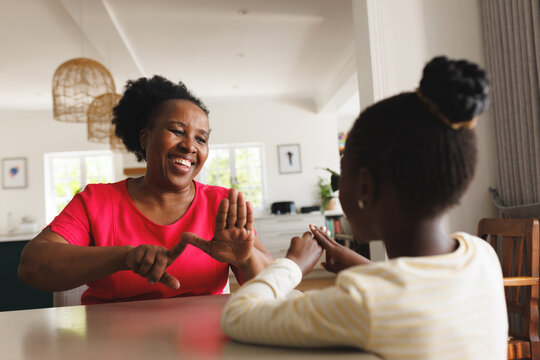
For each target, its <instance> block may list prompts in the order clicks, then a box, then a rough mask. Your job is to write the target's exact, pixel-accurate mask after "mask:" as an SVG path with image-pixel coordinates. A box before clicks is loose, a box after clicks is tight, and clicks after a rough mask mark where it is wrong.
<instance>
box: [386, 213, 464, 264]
mask: <svg viewBox="0 0 540 360" xmlns="http://www.w3.org/2000/svg"><path fill="white" fill-rule="evenodd" d="M382 238H383V239H384V243H385V246H386V251H387V253H388V257H389V258H395V257H401V256H409V257H415V256H434V255H444V254H449V253H451V252H453V251H454V250H455V249H456V247H457V244H458V243H457V241H456V240H455V239H452V238H451V237H450V236H448V235H447V234H446V233H445V232H444V231H443V229H442V225H441V217H434V218H428V219H426V218H420V219H418V218H417V219H415V218H414V217H408V218H405V219H404V218H402V219H401V220H399V221H394V223H393V224H392V225H391V226H388V227H385V230H384V231H383V234H382Z"/></svg>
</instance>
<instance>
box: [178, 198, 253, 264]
mask: <svg viewBox="0 0 540 360" xmlns="http://www.w3.org/2000/svg"><path fill="white" fill-rule="evenodd" d="M255 239H256V235H255V230H254V228H253V209H252V207H251V204H250V203H249V202H246V200H245V198H244V195H243V194H242V193H240V192H238V190H236V189H231V190H229V197H228V199H227V198H225V199H223V200H221V203H220V204H219V209H218V213H217V216H216V228H215V231H214V237H213V238H212V240H210V241H208V240H205V239H202V238H200V237H199V236H197V235H196V234H193V233H183V234H182V240H181V243H182V244H183V245H184V247H185V246H186V245H187V244H191V245H193V246H196V247H198V248H199V249H201V250H202V251H204V252H205V253H207V254H208V255H210V256H211V257H213V258H214V259H216V260H218V261H221V262H226V263H229V264H231V265H236V264H241V263H242V262H244V261H246V260H247V259H248V258H249V257H250V255H251V253H252V251H253V246H254V244H255ZM182 250H183V249H182Z"/></svg>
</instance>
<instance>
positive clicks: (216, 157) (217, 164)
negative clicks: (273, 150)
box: [199, 144, 265, 209]
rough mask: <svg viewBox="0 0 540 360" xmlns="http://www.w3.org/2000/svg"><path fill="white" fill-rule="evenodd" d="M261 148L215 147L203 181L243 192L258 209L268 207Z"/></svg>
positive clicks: (205, 166) (203, 175)
mask: <svg viewBox="0 0 540 360" xmlns="http://www.w3.org/2000/svg"><path fill="white" fill-rule="evenodd" d="M262 149H263V147H262V145H261V144H231V145H211V146H210V152H209V155H208V159H207V160H206V164H205V165H204V167H203V170H202V171H201V173H200V175H199V178H200V181H201V182H203V183H205V184H208V185H217V186H223V187H226V188H236V189H238V190H240V191H242V192H243V193H244V194H245V195H246V198H247V200H248V201H250V202H251V204H252V205H253V207H254V208H256V209H262V208H263V207H264V198H265V196H264V195H265V194H264V193H265V191H264V181H263V171H264V167H263V161H262V159H263V156H262V155H263V154H262Z"/></svg>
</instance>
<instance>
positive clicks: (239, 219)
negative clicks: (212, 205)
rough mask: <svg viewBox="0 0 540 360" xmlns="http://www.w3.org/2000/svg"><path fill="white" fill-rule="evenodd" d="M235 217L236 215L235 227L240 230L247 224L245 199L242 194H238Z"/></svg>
mask: <svg viewBox="0 0 540 360" xmlns="http://www.w3.org/2000/svg"><path fill="white" fill-rule="evenodd" d="M237 209H238V210H237V215H236V226H237V227H238V228H240V229H242V228H243V227H244V226H246V222H247V207H246V198H245V196H244V194H243V193H241V192H239V193H238V205H237Z"/></svg>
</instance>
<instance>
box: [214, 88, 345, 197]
mask: <svg viewBox="0 0 540 360" xmlns="http://www.w3.org/2000/svg"><path fill="white" fill-rule="evenodd" d="M206 103H207V105H208V107H209V109H210V127H211V129H212V133H211V136H210V142H211V143H212V144H225V143H240V142H261V143H264V153H265V163H266V164H265V165H266V180H267V206H269V205H270V204H271V203H272V202H275V201H286V200H292V201H294V202H295V203H296V206H297V208H299V207H301V206H309V205H317V204H318V203H319V200H318V198H317V195H316V182H317V179H318V177H319V176H323V177H328V178H329V174H328V173H327V172H326V171H323V170H320V169H319V168H321V167H330V168H333V169H335V170H338V169H339V154H338V139H337V132H338V131H337V121H336V117H335V116H331V115H317V114H315V112H314V110H315V107H314V104H313V103H312V102H311V101H307V100H277V99H253V98H245V99H210V100H206ZM280 144H300V153H301V159H302V172H301V173H299V174H280V173H279V167H278V156H277V155H278V154H277V146H278V145H280Z"/></svg>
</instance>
